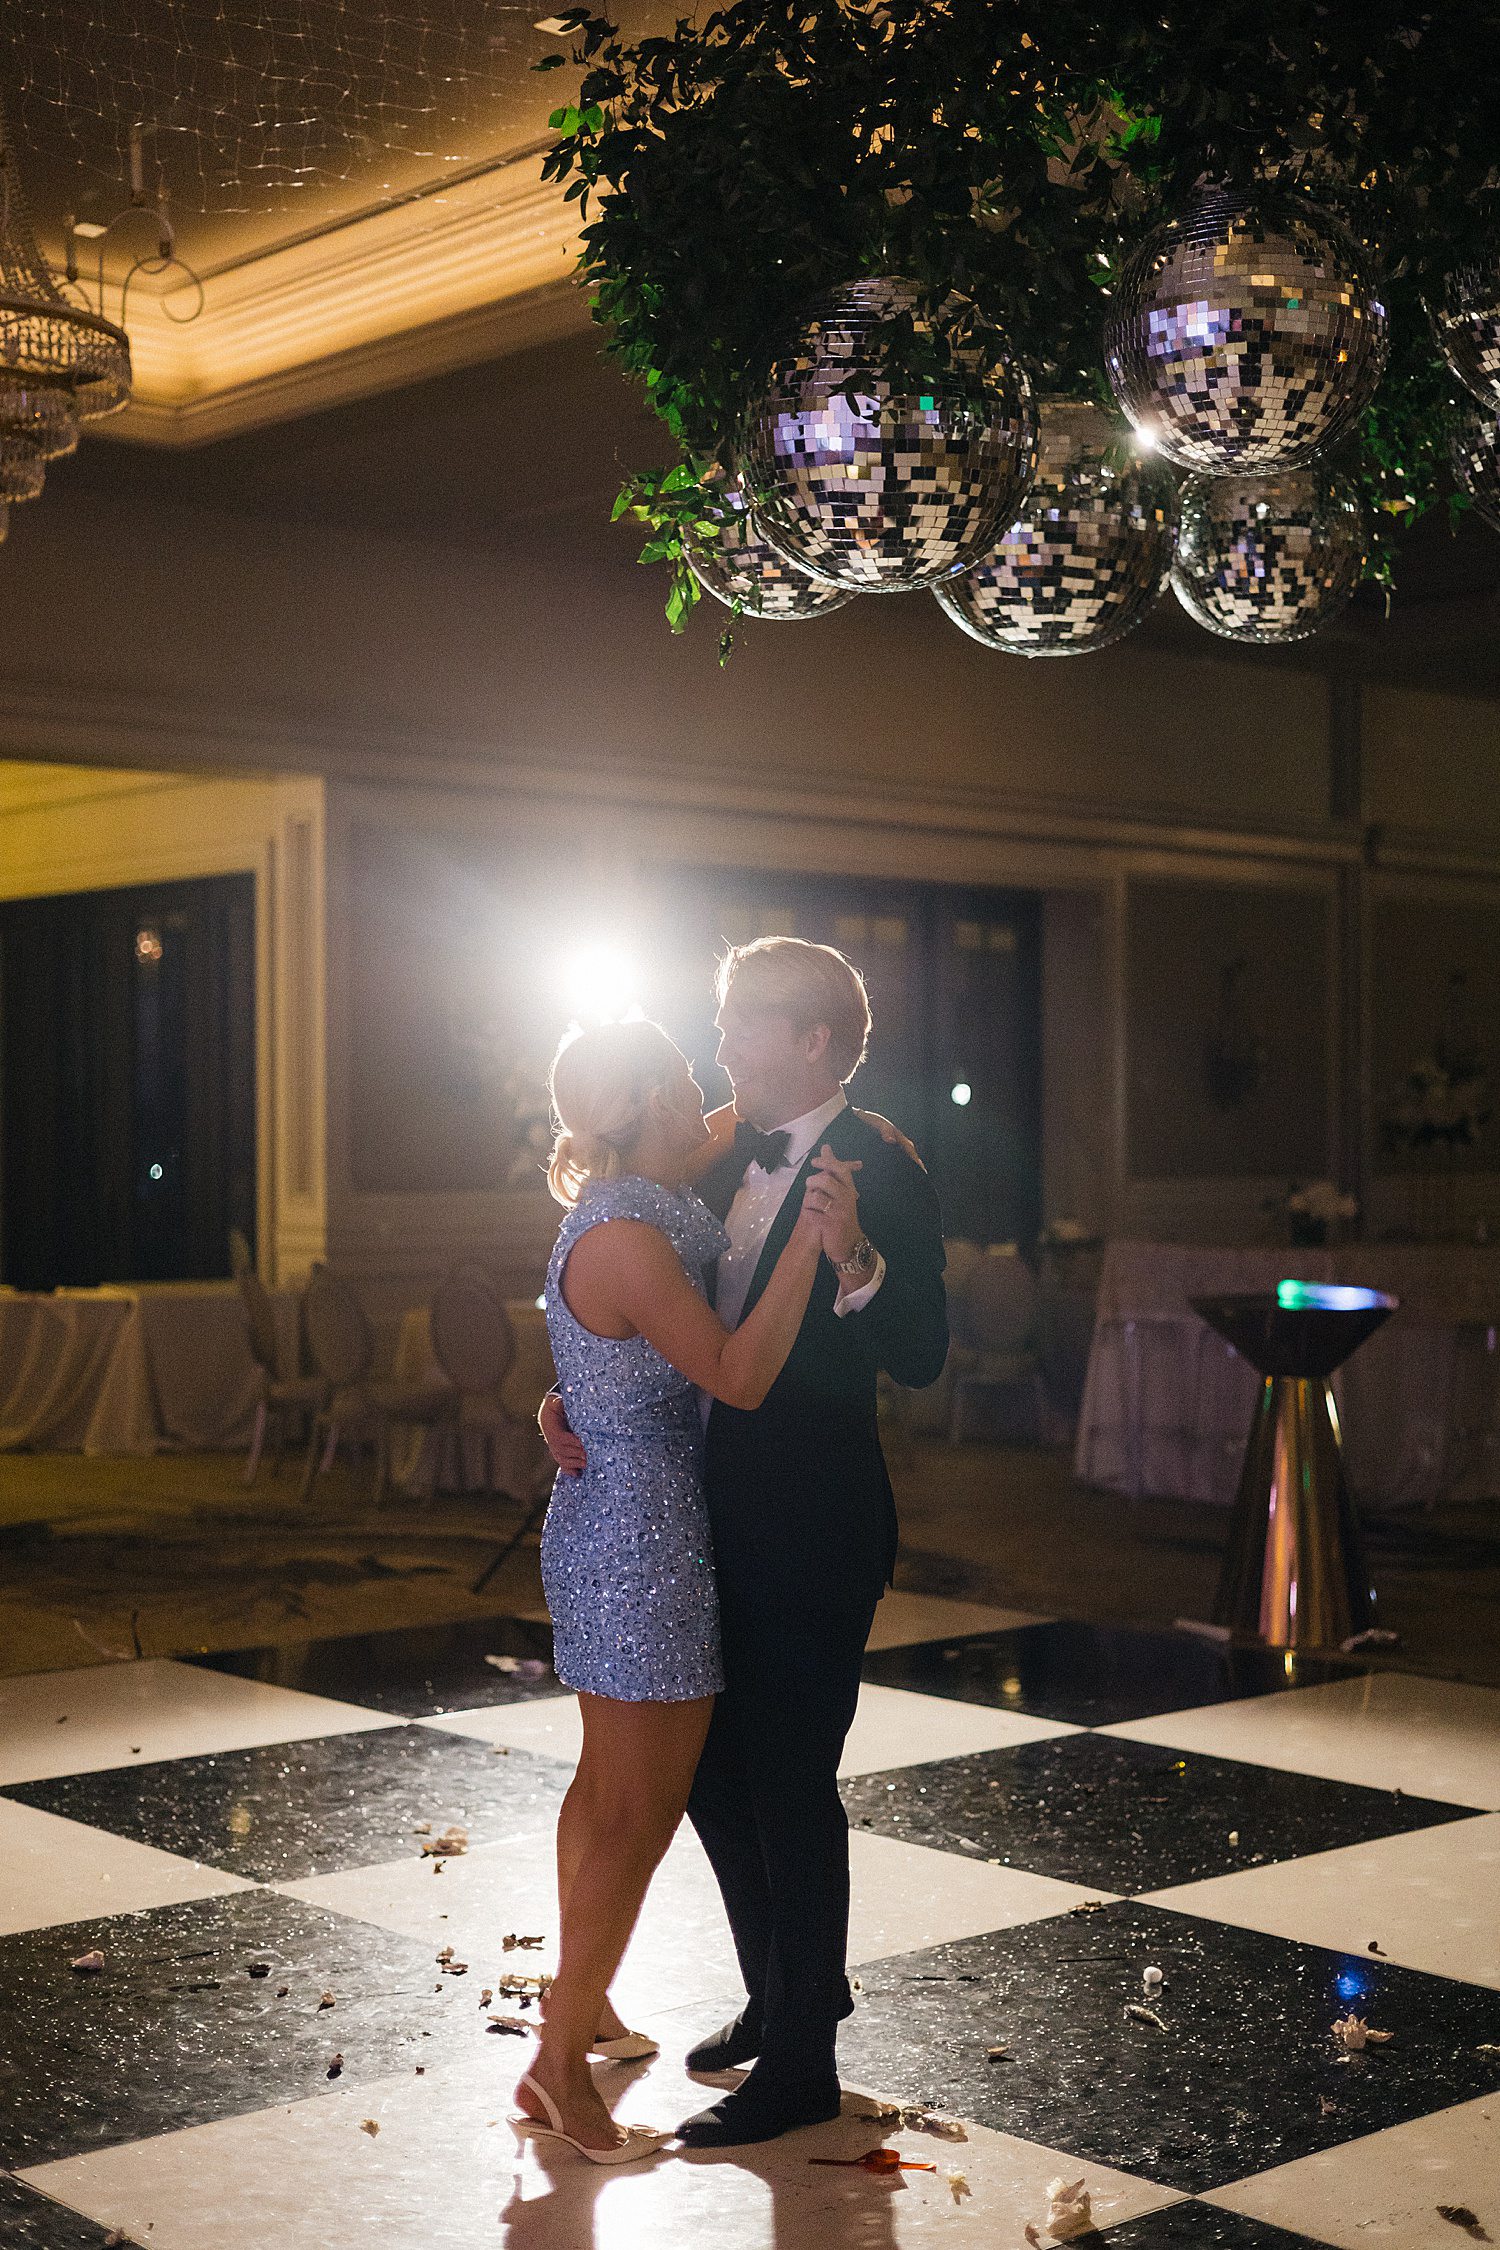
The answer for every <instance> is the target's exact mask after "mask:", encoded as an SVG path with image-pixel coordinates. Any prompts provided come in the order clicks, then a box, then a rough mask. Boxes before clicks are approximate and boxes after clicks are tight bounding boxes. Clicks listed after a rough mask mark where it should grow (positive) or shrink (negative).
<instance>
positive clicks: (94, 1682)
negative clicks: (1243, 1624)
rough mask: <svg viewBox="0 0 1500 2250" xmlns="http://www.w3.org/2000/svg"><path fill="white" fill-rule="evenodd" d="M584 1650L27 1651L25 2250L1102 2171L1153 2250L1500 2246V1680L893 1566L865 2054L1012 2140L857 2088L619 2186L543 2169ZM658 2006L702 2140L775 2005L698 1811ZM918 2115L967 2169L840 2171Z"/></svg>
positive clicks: (871, 1663)
mask: <svg viewBox="0 0 1500 2250" xmlns="http://www.w3.org/2000/svg"><path fill="white" fill-rule="evenodd" d="M546 1653H547V1642H546V1635H545V1627H544V1626H542V1625H540V1624H537V1623H534V1622H532V1623H528V1622H526V1621H523V1620H519V1619H512V1620H499V1621H495V1622H493V1623H490V1624H481V1625H478V1626H475V1625H466V1626H463V1627H453V1628H447V1629H437V1630H424V1631H421V1632H402V1633H391V1634H383V1635H378V1636H370V1637H368V1638H364V1639H361V1640H358V1641H331V1642H322V1643H313V1644H310V1645H308V1646H305V1647H301V1648H281V1649H275V1650H266V1651H260V1652H250V1653H249V1654H247V1655H235V1656H228V1657H219V1658H212V1659H206V1660H204V1661H203V1662H201V1663H195V1662H182V1663H174V1662H144V1663H137V1664H122V1665H118V1666H106V1667H103V1668H99V1669H93V1670H87V1671H78V1672H55V1673H47V1674H43V1675H37V1676H34V1677H30V1678H24V1679H10V1680H0V2132H3V2147H0V2163H3V2165H4V2166H5V2167H6V2168H7V2169H6V2171H5V2173H4V2174H3V2175H0V2241H3V2242H4V2244H5V2245H6V2246H7V2250H86V2246H90V2245H98V2244H103V2243H105V2242H109V2241H122V2242H126V2243H131V2244H138V2245H143V2246H144V2245H150V2246H152V2250H342V2246H343V2245H346V2244H348V2245H353V2244H354V2243H355V2242H356V2241H358V2242H360V2243H371V2244H375V2245H378V2246H379V2250H477V2246H479V2245H497V2246H501V2250H504V2246H518V2250H627V2246H629V2250H635V2246H637V2245H639V2246H646V2245H650V2250H702V2246H703V2245H704V2244H705V2243H710V2242H711V2243H712V2244H713V2245H714V2250H813V2246H816V2250H846V2246H847V2250H886V2246H889V2250H897V2246H899V2250H908V2246H910V2245H918V2244H920V2245H923V2246H926V2245H929V2244H937V2243H940V2242H941V2243H951V2244H953V2245H955V2246H957V2250H962V2246H963V2245H980V2244H984V2245H1005V2246H1014V2250H1021V2246H1022V2245H1023V2244H1024V2243H1025V2241H1026V2234H1025V2230H1026V2228H1027V2226H1028V2225H1030V2226H1032V2227H1034V2228H1035V2230H1036V2232H1037V2236H1038V2240H1039V2241H1040V2242H1041V2243H1042V2244H1046V2243H1047V2242H1048V2241H1049V2239H1050V2238H1049V2236H1048V2233H1047V2229H1046V2219H1047V2213H1048V2204H1047V2187H1048V2183H1049V2181H1051V2180H1052V2179H1054V2178H1055V2177H1057V2176H1059V2175H1061V2176H1062V2177H1063V2178H1065V2179H1067V2180H1069V2181H1074V2180H1078V2179H1081V2180H1082V2181H1083V2182H1084V2183H1085V2185H1086V2187H1087V2189H1088V2192H1089V2195H1090V2198H1091V2204H1092V2213H1093V2222H1094V2226H1095V2227H1096V2228H1097V2229H1099V2230H1100V2232H1101V2234H1102V2236H1103V2238H1104V2239H1105V2240H1106V2241H1107V2242H1108V2243H1109V2244H1111V2245H1118V2246H1119V2250H1165V2246H1167V2245H1174V2246H1175V2245H1179V2244H1182V2245H1194V2244H1204V2245H1208V2244H1221V2245H1226V2246H1234V2250H1239V2246H1244V2250H1257V2246H1260V2250H1285V2246H1286V2245H1288V2244H1293V2243H1319V2244H1340V2245H1348V2246H1350V2250H1353V2246H1355V2245H1359V2246H1366V2245H1379V2246H1380V2250H1444V2246H1445V2245H1448V2244H1452V2245H1453V2246H1454V2250H1457V2246H1458V2244H1459V2242H1460V2240H1461V2239H1462V2238H1463V2237H1464V2236H1467V2237H1468V2238H1469V2239H1471V2240H1474V2241H1500V1693H1497V1692H1495V1691H1492V1690H1487V1689H1483V1688H1474V1687H1461V1686H1451V1685H1444V1684H1439V1683H1435V1682H1432V1681H1429V1680H1423V1679H1417V1678H1413V1677H1410V1676H1406V1675H1401V1674H1397V1673H1391V1672H1380V1673H1365V1672H1363V1671H1361V1670H1359V1669H1358V1668H1357V1667H1354V1666H1349V1665H1334V1664H1319V1663H1304V1662H1299V1663H1298V1664H1297V1665H1296V1666H1295V1667H1293V1666H1291V1665H1290V1664H1289V1663H1288V1662H1286V1661H1285V1660H1283V1659H1281V1658H1270V1657H1266V1656H1261V1655H1226V1654H1225V1653H1224V1652H1222V1651H1221V1650H1219V1649H1217V1648H1216V1647H1213V1646H1211V1645H1208V1644H1205V1643H1204V1642H1202V1641H1199V1640H1196V1639H1194V1638H1190V1637H1187V1636H1155V1635H1146V1634H1135V1633H1125V1632H1116V1631H1107V1630H1104V1629H1100V1628H1090V1627H1085V1626H1080V1625H1070V1624H1066V1623H1061V1622H1057V1621H1049V1620H1040V1619H1026V1618H1020V1617H1016V1616H1014V1615H1009V1614H1006V1613H1001V1612H988V1611H980V1610H975V1609H971V1608H968V1607H966V1606H965V1605H961V1604H956V1603H946V1602H937V1601H932V1600H928V1599H924V1598H921V1597H917V1596H907V1595H893V1596H891V1597H890V1598H889V1599H888V1601H887V1602H886V1604H885V1605H884V1607H883V1609H882V1612H881V1616H880V1618H879V1620H878V1621H877V1625H876V1630H875V1633H874V1635H873V1636H872V1645H871V1653H870V1655H869V1657H868V1659H867V1664H866V1686H865V1690H864V1695H863V1699H862V1702H861V1706H860V1712H859V1717H858V1720H857V1721H856V1724H855V1728H854V1732H853V1734H852V1736H851V1738H850V1742H849V1748H848V1756H847V1760H846V1768H845V1771H846V1776H847V1779H846V1781H845V1795H846V1799H847V1803H848V1810H849V1818H850V1824H851V1831H852V1839H851V1840H852V1853H853V1866H854V1912H853V1926H852V1933H851V1940H852V1942H851V1957H852V1960H853V1962H854V1964H855V1974H856V1976H857V1978H858V1982H859V1987H860V1990H859V1995H858V1998H859V2005H858V2009H857V2011H856V2014H855V2016H854V2018H853V2019H852V2021H851V2022H850V2023H849V2024H848V2025H846V2026H845V2029H844V2033H843V2036H842V2040H841V2047H840V2059H841V2068H842V2073H843V2078H844V2083H845V2086H846V2087H847V2088H849V2089H851V2090H859V2091H860V2092H862V2093H863V2094H865V2095H870V2096H875V2097H878V2098H881V2099H885V2100H888V2101H891V2102H895V2103H899V2104H923V2105H931V2106H933V2107H935V2108H937V2109H939V2110H941V2111H943V2112H945V2113H947V2114H948V2115H950V2116H952V2117H955V2118H958V2119H961V2120H962V2121H963V2123H964V2126H965V2128H966V2138H965V2139H963V2140H962V2141H949V2140H940V2139H936V2138H934V2137H933V2136H931V2135H930V2134H929V2133H925V2132H923V2131H921V2130H917V2129H914V2128H910V2127H908V2128H904V2129H893V2128H891V2127H890V2126H885V2127H884V2128H882V2127H881V2126H880V2125H879V2124H872V2123H871V2122H870V2121H869V2120H868V2118H867V2117H866V2118H861V2117H860V2116H859V2115H858V2114H856V2097H855V2094H854V2093H853V2092H852V2091H851V2094H850V2097H849V2099H848V2100H847V2101H846V2110H845V2115H844V2116H843V2117H842V2118H840V2119H839V2120H837V2121H836V2122H835V2123H834V2124H832V2125H826V2126H821V2127H817V2128H813V2129H810V2130H808V2131H806V2132H802V2133H797V2134H793V2135H790V2136H788V2137H787V2138H786V2139H784V2140H782V2141H779V2142H776V2143H773V2144H771V2145H769V2146H767V2147H764V2148H757V2149H750V2150H745V2151H731V2152H725V2153H707V2152H702V2153H700V2152H693V2153H691V2154H689V2153H673V2152H671V2151H668V2152H665V2153H664V2154H663V2155H661V2156H660V2157H658V2158H656V2159H655V2160H653V2161H652V2162H650V2163H648V2164H645V2165H641V2166H637V2167H631V2168H630V2169H628V2170H624V2171H600V2170H596V2169H595V2168H594V2167H592V2166H588V2165H585V2164H584V2163H582V2161H581V2160H579V2159H578V2158H576V2157H574V2156H573V2155H572V2154H571V2153H570V2152H568V2151H566V2150H562V2151H558V2152H556V2153H555V2154H547V2153H545V2151H544V2150H543V2149H538V2148H537V2147H535V2146H533V2147H531V2148H529V2149H528V2150H527V2151H526V2152H525V2153H524V2154H518V2153H517V2150H516V2146H515V2143H514V2141H513V2139H512V2136H511V2134H510V2132H509V2131H508V2129H507V2127H506V2123H505V2119H506V2115H507V2112H508V2109H509V2096H510V2091H511V2087H512V2085H513V2084H514V2081H515V2078H516V2075H517V2073H518V2070H519V2068H520V2067H521V2065H522V2064H523V2062H524V2060H525V2057H526V2054H527V2053H528V2051H529V2049H528V2048H527V2046H526V2045H525V2044H524V2043H523V2041H522V2040H521V2039H519V2038H517V2037H516V2036H514V2034H513V2033H510V2032H508V2031H506V2030H505V2029H503V2028H494V2027H492V2020H491V2019H492V2018H493V2017H495V2016H497V2015H500V2014H510V2015H513V2016H515V2015H522V2014H524V2013H525V2012H526V2010H524V2009H523V2007H522V2003H521V1996H519V1995H517V1994H514V1993H513V1994H512V1995H511V1996H509V1997H507V1996H506V1995H505V1992H504V1982H503V1980H505V1979H506V1978H507V1977H514V1976H516V1975H518V1974H519V1975H521V1976H534V1975H536V1974H537V1973H538V1972H539V1971H540V1970H543V1969H545V1968H546V1967H547V1966H548V1965H549V1964H550V1959H551V1955H550V1947H551V1945H552V1942H553V1939H554V1937H555V1934H556V1933H555V1910H554V1905H553V1900H552V1890H551V1885H552V1875H551V1830H552V1823H553V1819H554V1816H555V1814H556V1810H557V1806H558V1802H559V1800H560V1798H561V1796H562V1793H563V1790H564V1788H565V1786H566V1784H567V1780H568V1775H569V1770H570V1767H569V1762H570V1759H571V1756H572V1752H573V1746H574V1741H575V1732H576V1723H577V1722H576V1707H575V1706H574V1704H573V1702H572V1700H571V1698H569V1697H566V1696H564V1695H562V1694H560V1692H559V1690H558V1687H557V1682H556V1681H555V1679H554V1678H553V1677H552V1675H551V1673H550V1671H549V1670H548V1669H547V1668H546V1664H545V1657H546ZM487 1657H499V1658H501V1659H502V1660H503V1662H502V1664H499V1665H497V1664H495V1663H492V1662H489V1663H487V1662H486V1658H487ZM452 1824H459V1825H461V1826H462V1827H463V1828H465V1829H466V1830H467V1832H468V1849H467V1851H465V1852H464V1853H462V1854H461V1855H453V1856H447V1857H443V1856H437V1857H434V1856H432V1855H431V1854H430V1852H427V1851H424V1846H426V1845H430V1843H431V1842H432V1840H433V1839H434V1838H435V1837H436V1836H438V1835H439V1834H440V1833H441V1832H442V1831H443V1830H444V1829H446V1828H448V1827H449V1826H450V1825H452ZM520 1937H540V1938H542V1939H543V1941H544V1942H543V1945H542V1947H541V1948H540V1949H536V1948H534V1947H529V1946H521V1945H518V1944H512V1945H511V1946H510V1947H509V1948H507V1939H508V1938H509V1939H516V1938H520ZM94 1948H97V1949H99V1950H100V1951H102V1953H103V1955H104V1963H103V1967H102V1968H101V1969H99V1970H98V1971H97V1972H94V1973H87V1972H83V1971H78V1970H76V1969H74V1968H73V1967H72V1966H71V1965H70V1964H72V1963H73V1962H74V1961H75V1960H76V1959H77V1958H78V1957H80V1956H81V1955H83V1954H84V1953H86V1952H87V1951H89V1950H90V1949H94ZM450 1949H451V1951H450ZM461 1963H462V1964H467V1966H466V1969H464V1970H463V1971H462V1972H461V1971H460V1969H459V1967H458V1964H461ZM1148 1968H1152V1969H1159V1970H1160V1972H1161V1981H1160V1985H1159V1989H1158V1988H1157V1987H1156V1980H1155V1979H1154V1978H1153V1979H1151V1980H1149V1985H1150V1989H1148V1980H1147V1979H1146V1978H1145V1975H1144V1972H1145V1971H1146V1970H1147V1969H1148ZM617 1992H618V1996H619V1999H620V2002H621V2006H622V2009H623V2012H624V2013H625V2015H626V2017H627V2020H629V2021H630V2022H631V2023H633V2024H636V2025H638V2026H640V2027H641V2028H643V2029H649V2030H651V2031H652V2032H653V2033H654V2034H655V2035H656V2036H657V2037H659V2038H660V2040H661V2043H662V2053H661V2056H660V2057H659V2058H658V2060H656V2061H655V2062H654V2063H651V2064H648V2065H646V2066H634V2067H629V2068H627V2067H624V2066H620V2065H610V2064H603V2063H601V2064H600V2065H599V2066H598V2069H599V2072H600V2077H601V2082H602V2083H603V2084H604V2085H605V2087H606V2089H607V2091H608V2094H609V2098H611V2100H613V2099H614V2097H615V2095H616V2094H617V2095H618V2101H617V2103H616V2105H615V2106H616V2107H617V2109H618V2113H619V2115H620V2116H621V2117H622V2118H625V2119H633V2120H639V2121H642V2122H654V2123H659V2124H664V2125H671V2124H674V2123H675V2122H676V2121H677V2119H678V2118H680V2117H682V2116H683V2115H685V2114H687V2113H688V2112H689V2111H690V2110H692V2109H695V2108H698V2107H701V2106H702V2105H703V2103H704V2102H705V2101H706V2100H710V2099H712V2098H713V2094H712V2089H708V2090H707V2091H705V2089H704V2088H703V2087H702V2086H701V2085H695V2084H694V2083H693V2082H691V2081H690V2080H688V2079H687V2078H686V2077H685V2076H684V2074H683V2071H682V2067H681V2060H682V2055H683V2052H684V2050H685V2049H686V2047H687V2046H688V2045H689V2044H690V2043H691V2042H692V2040H693V2039H694V2038H696V2037H697V2036H699V2035H701V2033H703V2032H704V2031H705V2030H707V2029H709V2028H710V2027H712V2026H713V2025H715V2024H717V2023H719V2022H721V2021H722V2020H723V2019H724V2017H725V2016H726V2015H727V2014H729V2013H731V2012H732V2011H733V2009H734V2008H735V2007H736V2006H737V2005H738V1999H739V1988H738V1981H737V1978H736V1976H735V1973H734V1968H733V1959H732V1954H731V1952H730V1948H729V1942H728V1935H727V1932H726V1930H725V1928H724V1924H723V1919H722V1916H721V1913H720V1910H719V1907H718V1902H717V1898H716V1894H715V1892H714V1888H713V1884H712V1882H711V1880H710V1878H709V1876H708V1873H707V1869H706V1867H705V1864H704V1862H703V1859H702V1856H701V1854H700V1853H699V1851H698V1848H697V1845H696V1843H695V1842H694V1841H693V1839H692V1838H691V1836H690V1835H686V1834H685V1835H683V1836H682V1837H680V1838H679V1840H678V1841H677V1843H676V1844H675V1845H674V1846H673V1849H672V1852H671V1854H670V1856H669V1858H668V1860H667V1863H666V1865H665V1866H664V1868H663V1870H662V1873H661V1875H660V1877H659V1878H658V1881H657V1884H656V1887H655V1889H654V1891H653V1893H652V1897H651V1899H650V1902H649V1904H648V1907H647V1910H646V1913H645V1916H644V1918H643V1921H642V1924H641V1927H640V1930H639V1932H638V1933H637V1936H636V1939H635V1941H634V1943H633V1945H632V1948H631V1951H630V1954H629V1956H628V1958H627V1961H626V1964H625V1967H624V1970H623V1972H622V1975H621V1978H620V1982H619V1985H618V1986H617ZM486 1993H488V1994H489V1995H490V1997H489V1999H488V2001H487V2002H486V1999H485V1994H486ZM1349 2014H1353V2015H1356V2016H1359V2017H1362V2018H1364V2019H1365V2020H1366V2021H1367V2022H1368V2024H1369V2025H1370V2026H1372V2027H1373V2028H1374V2029H1376V2030H1379V2031H1383V2032H1387V2033H1389V2034H1390V2036H1389V2038H1388V2040H1385V2041H1382V2042H1379V2043H1372V2044H1370V2045H1368V2046H1367V2047H1365V2048H1364V2049H1363V2051H1357V2052H1354V2053H1352V2054H1346V2053H1345V2052H1344V2050H1343V2048H1342V2047H1341V2046H1340V2044H1339V2042H1338V2041H1336V2040H1335V2038H1334V2036H1333V2034H1332V2032H1331V2029H1330V2027H1331V2025H1332V2024H1333V2022H1334V2019H1335V2018H1336V2017H1343V2016H1347V2015H1349ZM997 2050H998V2051H997ZM882 2141H883V2142H884V2144H885V2145H887V2146H890V2147H894V2148H898V2149H899V2150H900V2151H901V2153H902V2155H903V2156H904V2157H905V2158H907V2159H908V2160H910V2161H912V2162H924V2163H928V2164H932V2165H934V2166H935V2167H936V2169H935V2170H933V2171H903V2172H899V2173H896V2174H894V2175H892V2174H885V2175H875V2174H872V2173H870V2172H868V2171H865V2170H860V2169H857V2168H849V2167H835V2166H824V2165H812V2164H810V2163H809V2158H810V2157H813V2156H822V2157H827V2156H833V2157H840V2156H842V2157H857V2156H859V2155H861V2154H863V2153H864V2152H866V2151H867V2150H869V2149H871V2148H872V2147H875V2146H877V2145H880V2144H881V2143H882ZM1445 2208H1446V2210H1447V2212H1448V2213H1450V2214H1456V2216H1444V2215H1443V2212H1444V2210H1445ZM1471 2219H1472V2223H1471ZM1096 2239H1097V2238H1096Z"/></svg>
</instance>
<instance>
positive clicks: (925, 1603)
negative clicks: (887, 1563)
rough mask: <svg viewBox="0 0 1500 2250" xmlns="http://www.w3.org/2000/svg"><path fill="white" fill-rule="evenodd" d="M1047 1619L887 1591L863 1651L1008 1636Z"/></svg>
mask: <svg viewBox="0 0 1500 2250" xmlns="http://www.w3.org/2000/svg"><path fill="white" fill-rule="evenodd" d="M1048 1623H1050V1619H1048V1618H1045V1617H1038V1616H1037V1615H1036V1614H1035V1612H1034V1611H1032V1610H1028V1609H987V1608H986V1607H985V1606H984V1605H983V1604H982V1603H980V1602H950V1601H945V1600H943V1598H942V1597H941V1595H938V1594H903V1593H900V1592H898V1591H897V1590H896V1589H895V1588H894V1587H893V1588H891V1589H890V1590H889V1591H888V1592H887V1593H886V1595H885V1598H884V1599H883V1600H882V1602H881V1604H880V1607H879V1608H878V1609H877V1610H876V1612H875V1622H874V1624H873V1625H872V1626H871V1627H870V1638H869V1640H868V1641H867V1642H866V1643H865V1646H866V1647H867V1648H872V1649H875V1648H906V1647H909V1646H911V1645H912V1644H913V1643H915V1642H917V1641H951V1640H958V1639H960V1638H961V1637H962V1636H963V1635H964V1634H965V1633H1011V1632H1014V1631H1015V1630H1016V1629H1017V1627H1018V1626H1022V1625H1046V1624H1048Z"/></svg>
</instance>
